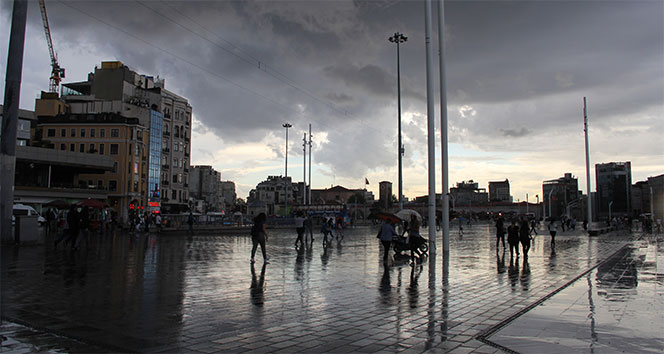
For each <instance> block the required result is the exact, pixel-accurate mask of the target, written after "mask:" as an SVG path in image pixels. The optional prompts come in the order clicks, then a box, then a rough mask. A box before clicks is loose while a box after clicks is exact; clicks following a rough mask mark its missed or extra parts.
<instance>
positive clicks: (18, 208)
mask: <svg viewBox="0 0 664 354" xmlns="http://www.w3.org/2000/svg"><path fill="white" fill-rule="evenodd" d="M17 211H19V212H17ZM26 212H27V215H37V222H39V224H40V225H43V224H44V223H45V222H46V219H45V218H44V217H43V216H41V215H39V213H38V212H37V210H35V208H33V207H31V206H29V205H25V204H14V210H13V213H12V214H24V215H25V214H26ZM13 221H14V216H13V215H12V222H13Z"/></svg>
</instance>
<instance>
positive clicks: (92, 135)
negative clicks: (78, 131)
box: [90, 128, 96, 138]
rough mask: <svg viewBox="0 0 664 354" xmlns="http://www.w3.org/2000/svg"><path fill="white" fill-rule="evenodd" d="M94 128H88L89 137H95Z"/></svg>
mask: <svg viewBox="0 0 664 354" xmlns="http://www.w3.org/2000/svg"><path fill="white" fill-rule="evenodd" d="M95 133H96V132H95V128H90V137H91V138H94V137H95Z"/></svg>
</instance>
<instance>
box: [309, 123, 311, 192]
mask: <svg viewBox="0 0 664 354" xmlns="http://www.w3.org/2000/svg"><path fill="white" fill-rule="evenodd" d="M309 204H311V123H310V124H309Z"/></svg>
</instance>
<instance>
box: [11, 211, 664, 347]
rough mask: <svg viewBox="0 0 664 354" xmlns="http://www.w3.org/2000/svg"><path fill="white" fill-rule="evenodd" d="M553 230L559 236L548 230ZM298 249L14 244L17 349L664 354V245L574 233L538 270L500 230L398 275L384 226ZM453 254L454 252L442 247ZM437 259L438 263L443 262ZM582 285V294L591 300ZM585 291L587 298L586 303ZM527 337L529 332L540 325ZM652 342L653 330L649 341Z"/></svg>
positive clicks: (97, 239)
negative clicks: (384, 252)
mask: <svg viewBox="0 0 664 354" xmlns="http://www.w3.org/2000/svg"><path fill="white" fill-rule="evenodd" d="M542 231H543V230H542ZM314 237H315V240H314V241H313V243H308V244H307V247H304V248H301V249H295V248H294V247H293V242H294V239H295V232H294V230H292V229H279V230H270V238H269V241H268V246H267V249H268V255H269V256H270V260H269V261H270V263H269V264H266V265H265V266H263V263H262V261H260V260H258V261H257V262H256V264H254V265H251V264H250V262H249V258H250V257H249V252H250V248H251V241H250V237H248V235H246V234H225V235H215V234H214V233H206V234H203V235H192V236H187V235H186V234H179V233H174V234H173V233H171V234H156V233H150V234H133V233H122V232H117V233H115V234H107V235H104V236H99V235H90V240H89V244H88V245H86V243H85V242H82V243H81V245H80V249H79V250H78V251H75V252H73V251H70V250H68V249H66V248H62V247H59V248H58V249H54V248H53V245H52V243H51V242H46V243H45V244H44V245H39V246H22V247H14V248H10V247H3V254H2V261H3V264H2V269H3V272H2V284H3V287H2V300H3V301H2V313H3V318H5V320H6V321H5V324H4V325H3V331H2V334H3V335H4V336H6V337H8V338H9V340H6V341H4V342H3V348H2V349H3V351H5V350H11V351H16V352H33V351H40V352H41V351H53V352H203V353H210V352H280V353H282V352H283V353H295V352H302V353H311V352H316V353H319V352H320V353H322V352H407V353H418V352H454V353H468V352H474V353H494V352H509V353H511V352H523V353H529V352H533V353H534V352H537V353H543V352H552V353H553V352H561V351H565V352H579V353H582V352H592V351H593V350H597V351H601V352H620V351H626V352H660V351H661V348H662V347H663V343H662V338H661V333H662V331H663V330H664V328H663V326H664V321H662V319H663V318H662V316H663V315H662V312H661V309H662V305H664V303H663V299H664V297H663V296H662V295H663V293H662V269H663V264H664V263H663V261H664V258H663V257H662V254H663V253H662V235H661V234H659V235H651V234H644V233H641V232H636V231H635V232H628V231H625V230H622V231H614V232H611V233H608V234H603V235H601V236H597V237H589V236H587V235H586V234H585V233H584V232H582V231H578V230H576V231H575V230H572V231H568V232H564V233H562V234H561V235H559V237H558V240H557V244H556V247H555V251H554V252H552V249H551V246H550V243H549V236H548V235H547V236H543V235H542V232H540V235H539V236H536V237H535V240H534V241H533V247H532V249H531V251H530V255H529V257H528V258H527V259H524V257H523V255H521V256H520V257H519V258H513V259H511V258H510V253H509V251H506V252H505V251H504V250H503V248H502V246H500V249H499V250H496V249H495V236H494V233H493V228H492V227H491V226H489V225H488V224H486V223H477V224H473V225H471V226H466V227H465V229H464V233H463V235H460V234H459V233H458V232H457V231H456V230H455V231H453V232H452V238H451V240H450V243H451V245H450V253H449V259H448V260H447V261H444V260H443V257H442V253H441V252H440V251H438V252H437V254H436V255H435V256H432V257H431V258H429V259H425V260H424V262H423V263H422V264H416V265H415V266H411V265H409V259H408V258H407V257H406V258H405V259H402V258H396V259H390V263H389V265H388V267H386V268H384V267H383V265H382V262H381V261H380V259H381V258H380V252H381V251H380V247H379V243H378V240H376V238H375V228H371V227H357V228H354V229H348V230H346V233H345V237H344V238H343V240H342V241H340V242H338V241H337V240H334V241H332V242H331V244H330V245H329V246H328V247H323V245H322V242H321V240H322V238H321V235H320V234H318V233H314ZM437 241H438V244H440V242H441V240H440V239H439V240H437ZM432 260H434V261H435V262H430V261H432ZM577 288H578V289H577ZM579 294H580V295H579ZM524 328H525V329H524ZM637 333H638V334H637Z"/></svg>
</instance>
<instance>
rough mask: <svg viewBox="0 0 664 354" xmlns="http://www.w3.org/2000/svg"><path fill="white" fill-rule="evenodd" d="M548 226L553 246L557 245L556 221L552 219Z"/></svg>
mask: <svg viewBox="0 0 664 354" xmlns="http://www.w3.org/2000/svg"><path fill="white" fill-rule="evenodd" d="M547 228H548V229H549V234H550V235H551V247H554V246H555V245H556V231H557V227H556V223H555V221H553V220H551V222H549V225H548V226H547Z"/></svg>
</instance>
